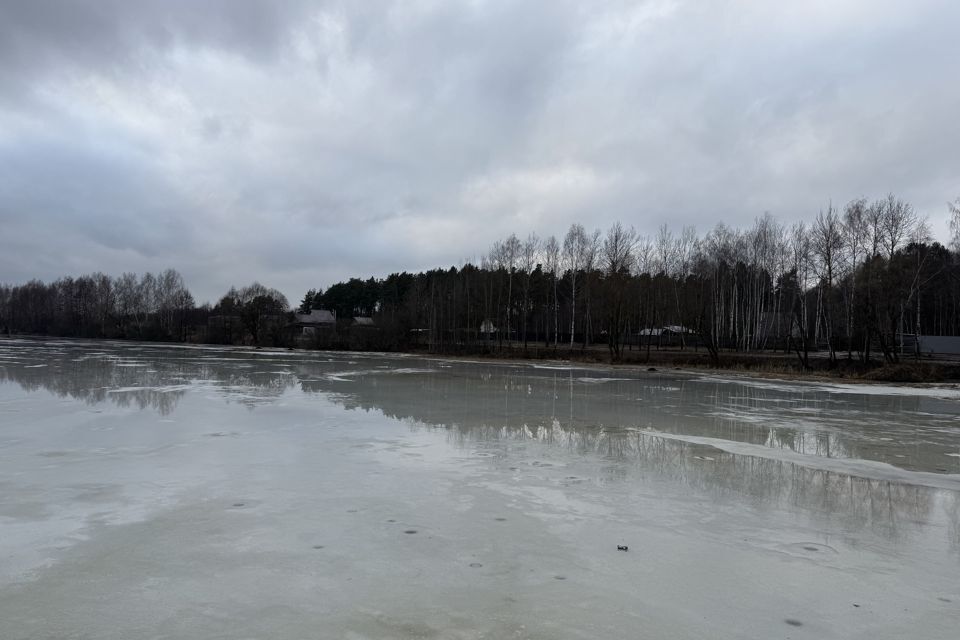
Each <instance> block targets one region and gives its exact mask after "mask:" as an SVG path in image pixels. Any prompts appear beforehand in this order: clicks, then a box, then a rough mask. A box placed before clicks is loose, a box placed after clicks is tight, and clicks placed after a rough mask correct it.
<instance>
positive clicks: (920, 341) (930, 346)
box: [904, 336, 960, 356]
mask: <svg viewBox="0 0 960 640" xmlns="http://www.w3.org/2000/svg"><path fill="white" fill-rule="evenodd" d="M913 349H917V351H918V352H919V353H920V355H922V356H932V355H951V356H956V355H960V336H919V338H917V337H914V338H913V344H912V345H908V347H907V348H905V349H904V351H905V352H906V353H912V352H913Z"/></svg>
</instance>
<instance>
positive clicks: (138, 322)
mask: <svg viewBox="0 0 960 640" xmlns="http://www.w3.org/2000/svg"><path fill="white" fill-rule="evenodd" d="M950 211H951V215H952V220H951V230H952V232H953V235H954V243H953V248H952V249H951V248H949V247H946V246H943V245H941V244H940V243H938V242H934V241H933V240H932V239H931V238H930V234H929V229H928V227H927V224H926V222H925V220H924V219H922V218H921V217H920V216H919V215H918V214H917V213H916V211H915V210H914V209H913V207H912V206H911V205H910V204H909V203H907V202H904V201H903V200H901V199H900V198H897V197H896V196H894V195H892V194H891V195H888V196H886V197H884V198H880V199H877V200H874V201H868V200H866V199H856V200H853V201H851V202H849V203H847V204H846V205H844V206H843V207H840V208H838V207H834V206H833V205H832V204H829V205H828V206H827V207H826V208H825V209H824V210H822V211H820V212H819V214H818V215H817V216H816V218H815V219H814V221H813V222H812V223H809V224H808V223H804V222H798V223H795V224H792V225H785V224H782V223H780V222H779V221H777V220H776V219H775V218H774V217H772V216H770V215H764V216H762V217H760V218H758V219H756V220H755V221H754V223H753V224H752V225H751V226H750V227H748V228H744V229H737V228H732V227H729V226H727V225H724V224H718V225H716V226H715V227H714V228H713V229H711V230H710V231H709V232H707V233H706V234H703V235H698V234H697V233H696V231H695V230H694V229H693V228H692V227H685V228H683V229H681V230H679V231H675V230H672V229H670V228H669V227H667V226H662V227H660V228H659V229H658V230H657V232H656V233H654V234H652V235H643V234H639V233H637V231H636V230H635V229H634V228H633V227H628V226H626V225H623V224H621V223H619V222H618V223H615V224H613V225H611V226H610V227H609V228H607V229H606V230H600V229H596V230H587V228H585V227H584V226H583V225H581V224H573V225H571V226H570V227H569V229H567V230H566V232H565V233H564V234H563V235H561V236H554V235H551V236H548V237H546V238H541V237H540V236H538V235H537V234H535V233H531V234H529V235H527V236H526V237H523V238H521V237H518V236H517V235H516V234H511V235H509V236H508V237H506V238H504V239H502V240H499V241H497V242H495V243H494V244H493V246H492V247H491V248H490V249H489V251H488V252H487V253H486V254H485V255H484V256H483V257H482V258H481V259H480V260H478V261H472V262H466V263H464V264H462V265H460V266H458V267H450V268H449V269H434V270H429V271H424V272H420V273H407V272H400V273H393V274H391V275H389V276H387V277H385V278H367V279H361V278H351V279H349V280H347V281H345V282H339V283H336V284H334V285H332V286H330V287H329V288H327V289H325V290H324V289H323V288H322V287H320V288H315V289H311V290H309V291H307V292H306V294H305V295H304V296H303V298H302V301H301V302H300V304H299V306H298V308H297V309H296V310H293V311H291V310H290V309H289V305H288V303H287V300H286V298H285V297H284V296H283V294H282V293H280V292H279V291H276V290H275V289H270V288H267V287H264V286H262V285H260V284H258V283H254V284H252V285H250V286H247V287H244V288H242V289H235V288H231V289H230V291H228V293H227V294H226V295H224V296H223V298H221V299H220V300H219V301H218V302H217V303H216V304H215V305H209V304H206V305H201V306H199V307H198V306H196V305H195V303H194V300H193V297H192V296H191V295H190V292H189V291H188V290H187V288H186V287H185V286H184V284H183V279H182V277H180V275H179V274H178V273H177V272H176V271H174V270H172V269H170V270H167V271H164V272H162V273H160V274H157V275H152V274H145V275H143V276H139V277H138V276H136V275H134V274H123V275H121V276H120V277H119V278H110V277H109V276H106V275H104V274H100V273H97V274H92V275H89V276H82V277H80V278H61V279H59V280H57V281H55V282H52V283H49V284H45V283H42V282H39V281H31V282H28V283H26V284H23V285H18V286H2V287H0V327H6V329H7V331H9V332H16V333H38V334H51V335H76V336H86V337H121V338H137V339H157V340H181V341H206V342H224V343H234V344H236V343H246V344H274V345H281V344H293V343H294V341H296V340H297V337H298V336H297V335H296V334H295V333H294V332H290V331H288V330H287V328H288V327H289V326H290V324H291V321H292V320H293V319H294V316H293V313H294V311H297V312H300V313H307V312H309V311H310V310H312V309H327V310H331V311H333V312H334V313H335V314H336V316H337V317H338V318H339V319H340V322H341V324H343V323H345V322H348V321H349V319H350V318H352V317H355V316H369V317H373V318H374V320H375V324H376V331H375V332H370V333H369V335H368V336H367V339H366V342H365V343H364V344H362V345H360V346H361V347H363V346H367V347H369V348H380V349H411V348H428V349H431V350H434V351H438V352H451V351H476V350H526V349H530V348H532V347H533V346H537V348H539V349H553V350H557V351H565V352H569V351H571V350H587V349H594V350H595V349H597V348H598V347H600V345H602V346H603V348H605V350H606V351H607V352H608V354H609V357H610V359H612V360H619V359H622V358H623V356H624V353H625V350H644V349H645V350H646V351H647V352H648V353H649V351H650V349H651V348H655V347H657V346H660V345H661V344H662V342H663V340H664V336H665V335H668V334H669V336H670V340H671V341H672V342H671V344H673V345H674V346H676V347H677V348H679V349H696V350H701V349H702V350H705V351H706V353H708V354H709V357H710V359H711V360H712V361H713V362H714V364H720V359H721V354H722V353H723V352H726V351H741V352H756V351H764V350H767V351H770V350H781V351H784V352H790V353H792V354H794V355H795V356H796V358H797V359H798V361H799V363H800V364H801V365H802V366H803V367H809V366H810V353H811V352H816V353H819V354H820V355H822V356H824V357H826V358H827V360H828V362H829V364H830V365H831V366H833V365H835V364H836V363H837V362H839V361H840V360H841V359H847V360H859V361H861V362H870V361H871V360H874V359H876V360H883V361H886V362H890V363H894V362H897V361H898V360H899V359H900V358H901V357H902V356H903V354H905V353H910V352H911V349H912V348H913V344H914V342H913V340H912V338H913V336H915V335H960V243H958V242H957V240H958V238H960V199H958V200H957V202H956V203H953V204H951V205H950ZM341 329H342V327H341ZM341 334H342V331H341V332H340V333H338V330H337V329H336V328H334V329H332V332H331V333H330V335H327V336H326V337H325V338H324V339H323V340H324V341H323V342H321V343H317V344H322V345H323V346H330V347H337V346H358V345H357V344H356V342H355V341H351V342H347V341H345V340H344V339H341V338H339V337H338V336H340V335H341Z"/></svg>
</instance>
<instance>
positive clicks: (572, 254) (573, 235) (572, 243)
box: [563, 223, 588, 349]
mask: <svg viewBox="0 0 960 640" xmlns="http://www.w3.org/2000/svg"><path fill="white" fill-rule="evenodd" d="M587 242H588V239H587V232H586V230H585V229H584V228H583V225H581V224H576V223H575V224H571V225H570V229H569V230H568V231H567V235H566V237H564V239H563V261H564V266H565V267H566V269H567V270H568V271H569V272H570V348H571V349H572V348H573V334H574V331H575V330H576V325H575V323H576V317H577V274H578V273H579V272H580V271H581V270H583V267H584V262H585V260H586V255H587Z"/></svg>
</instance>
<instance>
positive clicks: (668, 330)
mask: <svg viewBox="0 0 960 640" xmlns="http://www.w3.org/2000/svg"><path fill="white" fill-rule="evenodd" d="M691 333H693V331H690V329H687V328H686V327H683V326H680V325H678V324H668V325H667V326H665V327H650V328H647V329H640V332H639V335H641V336H643V337H644V338H646V337H647V336H653V337H655V338H660V337H663V338H672V337H676V336H681V335H690V334H691Z"/></svg>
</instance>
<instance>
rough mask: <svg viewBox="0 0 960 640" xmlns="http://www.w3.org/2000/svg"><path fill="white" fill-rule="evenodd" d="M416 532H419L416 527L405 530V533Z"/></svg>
mask: <svg viewBox="0 0 960 640" xmlns="http://www.w3.org/2000/svg"><path fill="white" fill-rule="evenodd" d="M416 532H417V530H416V529H407V530H406V531H404V533H408V534H413V533H416Z"/></svg>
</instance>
